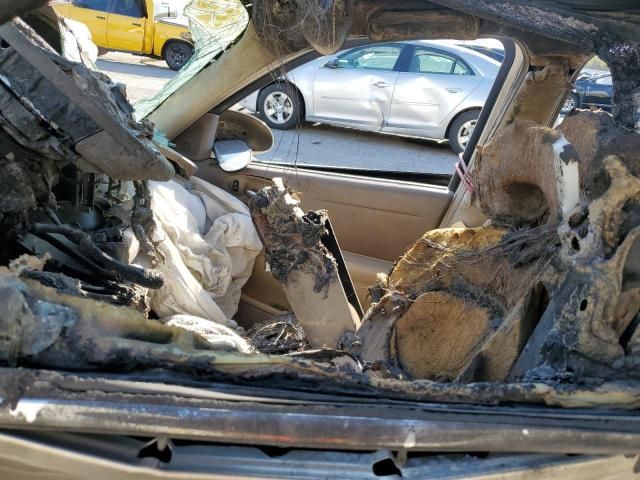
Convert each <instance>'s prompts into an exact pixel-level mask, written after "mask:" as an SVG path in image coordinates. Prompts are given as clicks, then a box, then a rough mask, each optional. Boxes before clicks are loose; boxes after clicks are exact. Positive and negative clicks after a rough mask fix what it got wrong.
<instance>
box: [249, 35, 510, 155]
mask: <svg viewBox="0 0 640 480" xmlns="http://www.w3.org/2000/svg"><path fill="white" fill-rule="evenodd" d="M499 67H500V62H498V61H496V60H494V59H492V58H490V57H489V56H488V55H485V54H483V53H480V52H477V51H474V50H472V49H471V48H466V47H464V46H461V45H455V44H452V43H448V42H446V41H414V42H393V43H379V44H375V45H366V46H360V47H356V48H352V49H348V50H344V51H342V52H339V53H338V54H337V55H333V56H325V57H320V58H318V59H316V60H313V61H311V62H308V63H306V64H305V65H302V66H300V67H298V68H296V69H294V70H292V71H291V72H289V73H288V74H287V75H286V80H287V82H284V81H282V80H281V79H280V80H277V81H274V82H273V83H271V84H269V85H267V86H265V87H264V88H262V89H260V90H259V91H257V92H255V93H253V94H252V95H250V96H249V97H247V98H245V99H244V100H243V101H241V102H240V103H241V105H242V106H244V107H246V108H248V109H249V110H252V111H254V112H258V113H259V114H260V116H261V118H262V119H263V120H264V121H265V122H266V123H267V124H268V125H269V126H271V127H272V128H276V129H282V130H287V129H291V128H295V127H296V126H297V125H300V123H301V122H302V121H304V120H306V121H314V122H321V123H327V124H331V125H337V126H346V127H353V128H359V129H363V130H372V131H380V132H384V133H392V134H400V135H409V136H412V137H421V138H432V139H437V140H449V142H450V145H451V148H452V149H453V150H454V151H455V152H461V151H462V150H464V148H465V146H466V144H467V142H468V141H469V137H470V136H471V133H472V132H473V128H474V126H475V123H476V120H477V118H478V115H479V114H480V110H481V109H482V105H483V104H484V102H485V100H486V98H487V96H488V94H489V91H490V89H491V86H492V85H493V82H494V80H495V77H496V75H497V73H498V69H499Z"/></svg>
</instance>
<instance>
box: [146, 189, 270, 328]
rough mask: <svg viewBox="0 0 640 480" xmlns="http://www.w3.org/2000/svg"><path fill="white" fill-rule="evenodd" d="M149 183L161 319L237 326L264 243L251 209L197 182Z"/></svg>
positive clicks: (155, 302) (154, 296)
mask: <svg viewBox="0 0 640 480" xmlns="http://www.w3.org/2000/svg"><path fill="white" fill-rule="evenodd" d="M186 187H187V188H190V189H191V191H190V190H188V189H187V188H185V187H184V186H182V185H180V184H178V183H177V182H175V181H170V182H149V188H150V190H151V194H152V202H151V206H152V209H153V212H154V215H155V218H156V221H157V223H158V230H159V232H158V233H159V234H160V238H162V240H161V241H160V243H159V244H158V245H157V249H158V252H159V259H158V265H157V266H156V267H155V268H156V269H157V270H159V271H161V272H162V273H163V274H164V278H165V281H164V286H163V287H162V288H160V289H158V290H156V291H151V292H150V294H151V307H152V309H153V310H154V312H155V313H156V314H157V315H158V316H159V317H160V318H166V317H170V316H173V315H191V316H195V317H200V318H203V319H206V320H211V321H214V322H216V323H219V324H220V325H226V326H228V327H232V328H237V324H236V323H235V322H234V321H233V320H232V318H233V316H234V315H235V314H236V312H237V310H238V303H239V301H240V293H241V289H242V287H243V286H244V284H245V283H246V282H247V280H248V279H249V276H250V275H251V271H252V269H253V263H254V260H255V258H256V256H257V255H258V253H260V251H261V250H262V243H261V242H260V239H259V237H258V234H257V232H256V229H255V227H254V226H253V222H252V221H251V216H250V214H249V209H248V208H247V206H246V205H244V204H243V203H242V202H240V201H239V200H238V199H236V198H235V197H233V196H232V195H230V194H228V193H226V192H225V191H224V190H222V189H220V188H217V187H215V186H213V185H211V184H208V183H206V182H204V181H202V180H199V179H192V181H191V183H190V184H187V185H186Z"/></svg>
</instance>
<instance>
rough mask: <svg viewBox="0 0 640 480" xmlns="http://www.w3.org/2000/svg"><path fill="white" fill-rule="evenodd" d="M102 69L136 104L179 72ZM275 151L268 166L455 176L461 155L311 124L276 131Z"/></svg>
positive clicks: (130, 61) (112, 60)
mask: <svg viewBox="0 0 640 480" xmlns="http://www.w3.org/2000/svg"><path fill="white" fill-rule="evenodd" d="M98 68H100V69H101V70H103V71H104V72H105V73H107V74H108V75H109V76H110V77H111V78H112V79H113V80H115V81H117V82H120V83H124V84H125V85H126V86H127V94H128V96H129V99H130V100H131V101H132V102H135V101H137V100H139V99H141V98H144V97H147V96H150V95H153V94H154V93H155V92H157V91H158V90H160V89H161V88H162V87H163V86H164V84H165V83H166V82H168V81H169V80H170V79H171V78H173V76H174V75H175V72H173V71H172V70H170V69H169V68H168V67H167V66H166V63H165V62H164V61H163V60H157V59H151V58H147V57H141V56H136V55H130V54H126V53H117V52H110V53H107V54H106V55H104V56H102V57H100V58H99V59H98ZM273 133H274V138H275V143H274V146H273V148H272V149H271V151H269V152H266V153H263V154H260V155H258V158H260V159H261V160H263V161H270V162H277V163H281V164H287V165H290V166H294V165H297V166H304V165H320V166H329V167H345V168H355V169H366V170H384V171H393V172H412V173H452V172H453V170H454V164H455V161H456V156H455V155H454V154H453V152H451V150H450V149H449V147H448V145H447V144H439V143H437V142H432V141H428V140H420V139H412V138H406V137H399V136H392V135H384V134H379V133H373V132H360V131H357V130H352V129H346V128H337V127H331V126H328V125H321V124H311V123H307V124H305V125H304V126H303V127H302V128H301V129H300V130H290V131H281V130H274V131H273Z"/></svg>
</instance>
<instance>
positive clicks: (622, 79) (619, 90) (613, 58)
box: [597, 37, 640, 130]
mask: <svg viewBox="0 0 640 480" xmlns="http://www.w3.org/2000/svg"><path fill="white" fill-rule="evenodd" d="M597 53H598V55H599V56H600V58H602V59H603V60H604V61H605V62H607V66H608V67H609V70H611V79H612V81H613V116H614V118H615V121H616V124H617V125H618V126H620V127H624V128H628V129H631V130H633V129H635V128H636V127H637V124H638V111H639V109H640V43H638V42H636V43H626V42H621V41H615V40H610V39H609V38H608V37H605V41H604V42H602V44H601V46H600V47H599V48H598V51H597Z"/></svg>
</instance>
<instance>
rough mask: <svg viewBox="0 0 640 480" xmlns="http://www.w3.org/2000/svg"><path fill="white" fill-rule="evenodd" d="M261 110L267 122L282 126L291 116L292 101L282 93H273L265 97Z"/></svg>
mask: <svg viewBox="0 0 640 480" xmlns="http://www.w3.org/2000/svg"><path fill="white" fill-rule="evenodd" d="M262 108H263V110H264V114H265V116H267V117H268V118H269V120H271V121H272V122H273V123H277V124H278V125H284V124H285V123H287V120H289V119H290V118H291V115H293V100H291V98H290V97H289V95H287V94H286V93H284V92H273V93H270V94H269V95H267V98H265V100H264V104H263V105H262Z"/></svg>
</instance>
